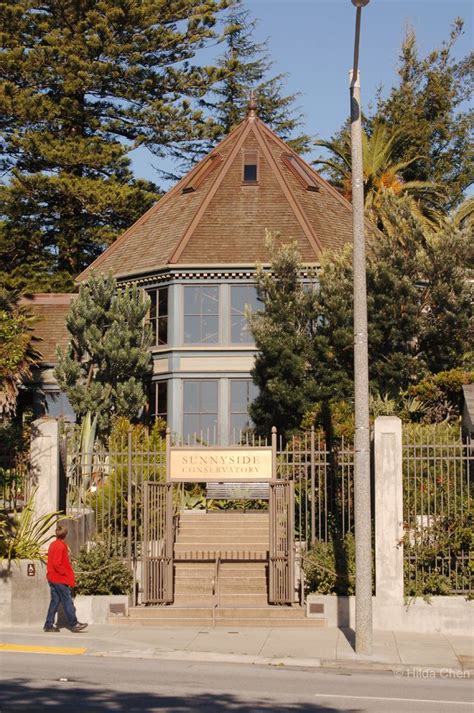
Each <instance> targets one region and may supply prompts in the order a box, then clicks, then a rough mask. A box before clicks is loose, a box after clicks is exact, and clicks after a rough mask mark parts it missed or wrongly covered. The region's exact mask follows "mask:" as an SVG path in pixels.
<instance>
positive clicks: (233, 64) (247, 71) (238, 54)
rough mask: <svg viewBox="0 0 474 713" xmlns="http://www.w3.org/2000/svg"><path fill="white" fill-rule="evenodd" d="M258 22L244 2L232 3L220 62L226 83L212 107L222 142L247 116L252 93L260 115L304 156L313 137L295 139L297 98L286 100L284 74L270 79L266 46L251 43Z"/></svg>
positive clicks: (214, 95) (215, 91) (215, 94)
mask: <svg viewBox="0 0 474 713" xmlns="http://www.w3.org/2000/svg"><path fill="white" fill-rule="evenodd" d="M256 24H257V22H256V21H255V20H252V19H251V17H250V12H249V10H247V9H245V7H244V5H243V3H242V0H237V1H236V2H234V3H233V5H232V7H231V9H230V11H229V13H228V16H227V27H226V29H225V52H224V55H223V57H222V58H221V59H220V60H219V63H218V64H219V67H220V68H221V70H222V71H223V74H224V76H223V79H222V80H221V81H220V82H218V83H217V84H216V85H214V87H213V88H212V93H211V98H210V100H209V105H210V107H211V108H212V115H213V117H214V119H215V120H216V122H217V123H218V126H219V138H221V137H223V136H225V135H227V134H228V133H229V132H230V131H231V130H232V129H233V128H234V127H235V126H237V124H239V123H240V122H241V121H242V120H243V119H244V118H245V116H246V114H247V110H248V104H249V97H250V93H251V92H252V91H253V93H254V96H255V100H256V103H257V115H258V117H259V118H260V119H262V121H264V122H265V123H266V124H268V125H269V126H270V127H271V128H272V129H273V130H274V131H275V132H276V133H277V134H278V135H279V136H281V137H282V138H283V139H284V140H285V141H289V143H290V145H291V146H292V148H293V149H294V150H295V151H297V152H299V153H301V152H304V151H305V150H306V151H307V150H308V148H309V143H310V137H309V136H306V135H300V136H298V137H296V138H295V137H293V134H294V132H295V130H296V129H297V128H298V127H299V126H300V125H301V123H302V118H301V115H300V114H297V113H295V110H294V108H293V105H294V101H295V99H296V97H297V95H295V94H293V95H289V96H283V94H282V91H283V84H284V81H285V79H286V75H285V74H279V75H277V76H275V77H272V78H269V77H268V74H269V72H270V70H271V67H272V62H271V61H270V59H269V56H268V50H267V43H266V42H263V43H260V44H259V43H256V42H254V40H253V39H252V34H253V32H254V29H255V26H256Z"/></svg>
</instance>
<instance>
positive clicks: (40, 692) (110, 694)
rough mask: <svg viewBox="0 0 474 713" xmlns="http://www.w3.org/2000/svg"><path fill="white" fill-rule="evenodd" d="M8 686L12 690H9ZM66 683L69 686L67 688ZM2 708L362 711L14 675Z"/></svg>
mask: <svg viewBox="0 0 474 713" xmlns="http://www.w3.org/2000/svg"><path fill="white" fill-rule="evenodd" d="M7 686H8V691H7V690H6V689H7ZM66 686H69V687H68V688H67V690H65V688H66ZM0 710H1V711H5V712H6V711H22V713H33V711H34V712H35V713H37V712H38V711H40V712H41V711H49V710H51V711H54V713H104V711H114V713H133V712H134V711H140V713H152V712H153V713H155V712H156V713H158V712H159V713H338V712H339V711H341V710H344V713H360V709H357V710H356V709H354V708H352V709H346V708H344V709H341V708H337V709H336V708H333V707H332V706H329V707H328V706H325V705H319V704H315V703H294V704H282V705H281V706H280V705H278V707H275V701H274V700H265V698H264V697H262V698H261V700H256V701H252V702H244V701H241V700H239V699H238V698H237V697H236V696H233V695H230V694H225V693H224V694H222V693H216V694H214V693H200V694H196V695H192V697H186V696H182V695H179V694H177V695H172V694H168V695H160V694H158V693H156V694H154V693H148V692H147V693H124V692H119V691H113V690H107V689H98V688H94V689H91V688H87V687H82V686H77V685H76V686H74V684H71V683H70V684H67V683H64V684H58V685H51V684H49V685H48V684H46V682H45V685H44V686H42V688H41V689H39V688H36V687H34V686H30V685H29V682H28V681H27V680H26V679H21V678H16V679H11V680H9V681H8V683H7V684H6V685H5V687H4V688H3V691H0Z"/></svg>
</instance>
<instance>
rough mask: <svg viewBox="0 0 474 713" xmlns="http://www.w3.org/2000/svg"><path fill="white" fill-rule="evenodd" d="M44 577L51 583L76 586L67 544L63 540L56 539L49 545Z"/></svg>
mask: <svg viewBox="0 0 474 713" xmlns="http://www.w3.org/2000/svg"><path fill="white" fill-rule="evenodd" d="M46 578H47V580H48V582H51V584H67V585H68V586H69V587H75V586H76V582H75V579H74V572H73V569H72V567H71V563H70V562H69V551H68V546H67V545H66V543H65V542H64V540H60V539H56V540H54V542H52V543H51V544H50V546H49V549H48V565H47V569H46Z"/></svg>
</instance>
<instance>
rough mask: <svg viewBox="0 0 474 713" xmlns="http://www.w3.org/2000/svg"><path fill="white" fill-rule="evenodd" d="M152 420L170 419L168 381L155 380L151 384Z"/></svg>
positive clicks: (150, 403) (150, 404)
mask: <svg viewBox="0 0 474 713" xmlns="http://www.w3.org/2000/svg"><path fill="white" fill-rule="evenodd" d="M149 406H150V420H151V421H154V420H155V419H156V418H162V419H163V420H164V421H167V420H168V382H167V381H154V382H153V383H152V384H151V386H150V402H149Z"/></svg>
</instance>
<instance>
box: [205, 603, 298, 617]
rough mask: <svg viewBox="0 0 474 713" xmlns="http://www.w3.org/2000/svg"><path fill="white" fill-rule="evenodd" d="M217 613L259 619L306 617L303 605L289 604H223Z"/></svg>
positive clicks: (220, 615)
mask: <svg viewBox="0 0 474 713" xmlns="http://www.w3.org/2000/svg"><path fill="white" fill-rule="evenodd" d="M216 615H217V617H218V618H221V619H232V618H234V617H242V618H248V617H249V618H251V619H252V618H257V619H268V620H273V619H305V618H306V615H305V610H304V609H303V608H302V607H289V606H270V605H268V604H267V605H266V606H253V605H252V604H249V605H248V606H238V607H234V606H221V607H218V609H217V610H216Z"/></svg>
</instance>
